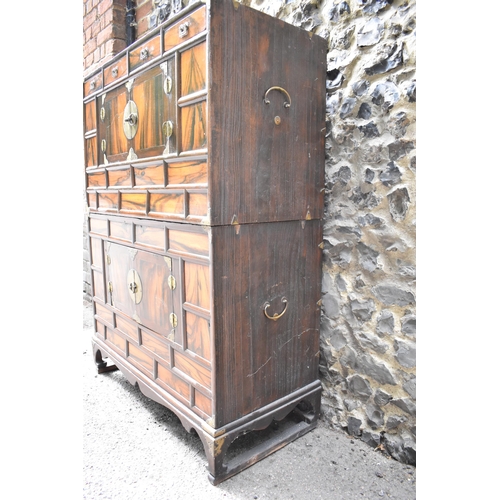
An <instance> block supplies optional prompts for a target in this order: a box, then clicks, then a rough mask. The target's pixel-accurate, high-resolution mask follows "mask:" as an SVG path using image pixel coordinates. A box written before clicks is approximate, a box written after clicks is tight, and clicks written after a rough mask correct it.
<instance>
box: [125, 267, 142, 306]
mask: <svg viewBox="0 0 500 500" xmlns="http://www.w3.org/2000/svg"><path fill="white" fill-rule="evenodd" d="M127 286H128V293H129V295H130V297H131V298H132V300H133V301H134V302H135V303H136V304H139V302H140V301H141V300H142V281H141V278H140V276H139V273H138V272H137V271H136V270H135V269H130V270H129V272H128V273H127Z"/></svg>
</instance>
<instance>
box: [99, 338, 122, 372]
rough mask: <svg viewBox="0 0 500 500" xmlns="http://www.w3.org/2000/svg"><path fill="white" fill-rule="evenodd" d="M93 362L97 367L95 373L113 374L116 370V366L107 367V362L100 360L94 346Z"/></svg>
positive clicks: (100, 354) (100, 356) (100, 357)
mask: <svg viewBox="0 0 500 500" xmlns="http://www.w3.org/2000/svg"><path fill="white" fill-rule="evenodd" d="M94 362H95V365H96V367H97V373H106V372H114V371H116V370H118V367H117V366H116V365H109V366H108V361H104V359H103V358H102V353H101V351H100V350H99V349H98V348H97V346H96V345H94Z"/></svg>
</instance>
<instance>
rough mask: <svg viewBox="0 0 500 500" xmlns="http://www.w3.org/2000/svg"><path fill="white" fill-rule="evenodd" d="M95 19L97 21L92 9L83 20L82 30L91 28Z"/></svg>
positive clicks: (95, 13)
mask: <svg viewBox="0 0 500 500" xmlns="http://www.w3.org/2000/svg"><path fill="white" fill-rule="evenodd" d="M96 19H97V11H96V10H95V9H94V10H92V11H90V12H89V13H88V14H87V15H86V16H85V17H84V18H83V29H84V30H86V29H87V28H88V27H89V26H91V25H92V24H93V23H94V22H95V20H96Z"/></svg>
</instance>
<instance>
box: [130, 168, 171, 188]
mask: <svg viewBox="0 0 500 500" xmlns="http://www.w3.org/2000/svg"><path fill="white" fill-rule="evenodd" d="M134 178H135V185H136V186H137V187H149V186H161V187H164V186H165V168H164V164H163V162H161V163H157V164H154V165H134Z"/></svg>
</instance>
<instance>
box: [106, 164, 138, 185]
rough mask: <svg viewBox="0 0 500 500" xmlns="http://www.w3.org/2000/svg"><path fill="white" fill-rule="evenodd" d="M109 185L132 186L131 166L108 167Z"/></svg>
mask: <svg viewBox="0 0 500 500" xmlns="http://www.w3.org/2000/svg"><path fill="white" fill-rule="evenodd" d="M108 180H109V187H110V188H111V187H132V179H131V175H130V168H129V167H126V168H121V169H119V170H116V169H108Z"/></svg>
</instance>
